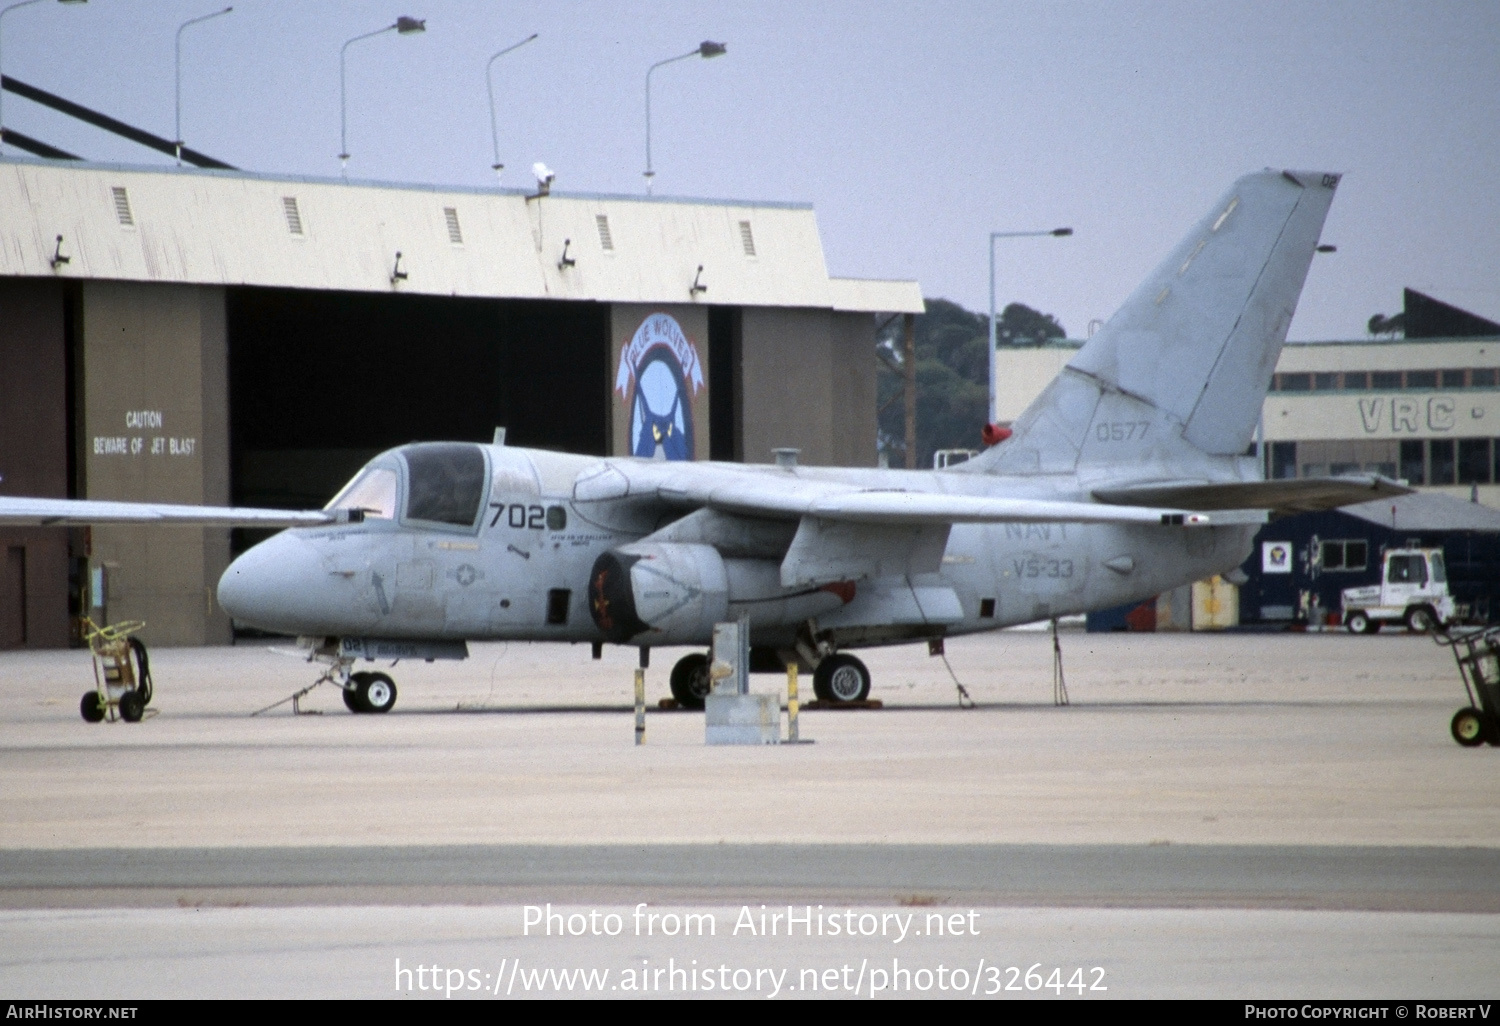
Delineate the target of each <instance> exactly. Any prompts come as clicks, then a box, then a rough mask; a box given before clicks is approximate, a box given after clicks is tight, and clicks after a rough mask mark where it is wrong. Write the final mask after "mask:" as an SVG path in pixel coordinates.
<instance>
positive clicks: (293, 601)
mask: <svg viewBox="0 0 1500 1026" xmlns="http://www.w3.org/2000/svg"><path fill="white" fill-rule="evenodd" d="M327 577H328V573H327V571H326V570H325V569H324V567H323V566H322V563H321V560H320V559H319V554H318V551H317V549H316V548H314V547H313V546H312V545H311V544H310V543H308V542H307V541H306V540H305V539H303V538H300V537H298V536H297V535H296V534H294V533H293V532H291V531H283V532H282V533H281V534H278V535H275V536H274V537H272V538H269V539H267V540H266V541H263V542H261V543H260V544H259V545H256V546H255V547H253V548H251V549H250V550H249V551H247V552H246V553H245V554H244V555H242V556H240V558H238V559H236V560H235V561H234V562H233V563H230V564H229V568H228V569H226V570H225V571H224V576H222V577H220V578H219V605H220V606H221V607H223V609H224V611H225V612H226V613H228V614H229V615H230V616H231V617H233V618H234V619H235V620H236V621H238V622H239V623H242V624H245V625H247V626H251V627H259V628H261V629H262V630H270V631H281V632H285V633H288V634H301V633H309V634H312V633H318V632H319V629H320V626H321V625H320V624H319V623H317V622H315V621H318V620H321V619H322V618H323V617H322V615H321V614H320V613H319V610H318V607H319V606H322V605H323V603H322V602H321V601H320V599H321V598H323V597H324V596H323V595H322V592H323V591H324V590H326V585H325V583H324V582H325V579H326V578H327Z"/></svg>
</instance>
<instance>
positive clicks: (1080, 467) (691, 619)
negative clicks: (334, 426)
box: [0, 170, 1410, 712]
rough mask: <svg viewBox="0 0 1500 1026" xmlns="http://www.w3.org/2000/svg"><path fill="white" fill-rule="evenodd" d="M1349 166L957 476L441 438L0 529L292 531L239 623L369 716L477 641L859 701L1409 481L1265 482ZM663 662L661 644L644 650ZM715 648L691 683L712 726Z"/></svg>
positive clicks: (1129, 328)
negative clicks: (725, 651) (1327, 232)
mask: <svg viewBox="0 0 1500 1026" xmlns="http://www.w3.org/2000/svg"><path fill="white" fill-rule="evenodd" d="M1338 181H1339V176H1338V175H1335V174H1324V173H1308V172H1300V171H1279V170H1267V171H1262V172H1258V173H1255V174H1251V175H1247V176H1245V177H1244V178H1241V179H1240V180H1239V181H1237V182H1235V183H1234V185H1233V187H1232V188H1230V190H1229V191H1228V192H1227V193H1226V194H1225V195H1224V197H1223V198H1222V199H1220V200H1219V201H1218V202H1217V203H1216V204H1215V205H1214V207H1213V208H1212V209H1211V210H1210V211H1209V212H1208V213H1207V214H1206V215H1205V216H1204V218H1203V219H1202V220H1201V221H1200V222H1198V224H1196V225H1195V226H1194V227H1193V228H1192V230H1191V231H1189V232H1188V234H1187V237H1186V238H1185V239H1183V241H1182V242H1181V243H1180V244H1179V245H1178V246H1177V248H1176V249H1175V250H1173V251H1172V253H1171V254H1170V255H1169V256H1168V257H1167V258H1166V259H1165V260H1164V261H1163V262H1162V263H1161V265H1160V266H1159V267H1157V269H1156V270H1155V272H1154V273H1152V275H1151V276H1150V277H1149V278H1147V279H1146V281H1145V283H1144V284H1142V285H1141V286H1140V287H1139V288H1138V289H1136V291H1135V292H1134V293H1133V294H1132V295H1131V296H1130V298H1129V299H1127V300H1126V301H1125V304H1124V305H1123V306H1122V307H1121V308H1120V310H1119V311H1118V312H1117V313H1116V314H1115V315H1114V316H1113V317H1112V318H1111V319H1110V320H1109V322H1108V323H1107V324H1106V325H1104V327H1103V328H1102V329H1100V330H1099V331H1098V332H1097V333H1096V334H1095V335H1094V336H1093V337H1092V338H1091V339H1089V340H1088V342H1087V343H1086V344H1085V345H1084V346H1083V347H1082V348H1081V349H1080V350H1079V351H1078V353H1077V355H1076V356H1074V357H1073V359H1072V360H1071V361H1070V362H1069V363H1068V365H1067V366H1066V367H1065V368H1064V369H1063V370H1062V372H1061V373H1060V374H1059V375H1058V376H1057V378H1056V379H1055V380H1053V381H1052V383H1051V384H1050V385H1048V387H1047V388H1046V389H1045V390H1044V391H1043V392H1042V394H1041V395H1040V396H1039V397H1038V398H1037V399H1036V401H1035V402H1034V403H1032V405H1031V406H1030V407H1029V408H1028V409H1027V410H1026V412H1025V413H1024V414H1022V416H1021V417H1020V419H1019V420H1018V421H1016V423H1015V425H1014V429H1013V434H1012V436H1011V437H1010V438H1009V439H1008V440H1006V441H1004V442H1001V443H1000V444H998V445H995V446H994V447H992V448H990V449H988V450H987V451H985V452H984V453H982V454H981V455H979V456H977V457H975V458H974V459H972V460H970V461H968V462H967V463H962V464H959V465H957V466H954V467H951V468H948V469H944V470H922V471H903V470H885V469H878V470H877V469H848V468H833V467H805V466H798V465H796V463H795V457H793V456H790V454H784V455H783V458H781V459H780V461H779V462H778V464H775V465H746V464H734V463H693V462H663V461H660V460H647V459H639V458H633V457H615V458H603V459H601V458H599V457H596V456H578V455H569V454H565V453H557V452H548V451H542V450H534V449H522V448H516V447H511V446H506V445H504V444H491V445H482V444H475V443H468V442H431V443H418V444H413V445H406V446H402V447H400V448H398V449H393V450H391V451H389V452H386V453H383V454H381V455H380V456H378V457H376V458H375V459H373V460H371V461H370V463H369V464H368V465H366V466H365V467H364V468H363V469H362V470H361V471H360V472H359V474H358V475H357V476H356V477H355V478H354V479H353V480H352V481H351V482H350V483H349V484H348V485H347V486H346V487H345V488H344V489H343V490H342V491H341V492H340V493H339V494H338V495H337V496H336V497H335V498H334V499H333V501H332V502H330V503H329V504H328V506H327V507H326V508H325V509H323V510H318V511H307V512H292V513H289V512H287V511H284V510H250V509H234V508H213V507H189V506H172V505H161V504H149V503H116V502H99V501H88V500H81V501H77V500H56V499H20V498H13V499H0V523H5V524H15V525H23V524H24V525H47V524H97V523H176V524H203V525H220V526H223V525H249V526H285V527H288V528H290V529H289V530H285V531H283V532H281V533H279V534H277V535H275V536H273V537H272V538H270V539H269V540H267V541H264V542H262V543H260V544H259V545H256V546H255V547H253V548H251V549H250V550H248V551H247V552H245V553H244V554H243V555H241V556H240V557H239V558H238V559H236V560H235V561H234V562H233V563H232V564H231V565H230V566H229V568H228V569H227V570H226V571H225V573H224V575H223V577H222V579H221V580H220V581H219V589H218V597H219V603H220V605H222V606H223V608H224V609H225V610H226V611H227V612H228V613H229V614H230V615H231V616H232V617H233V618H234V619H235V621H236V622H238V623H240V624H243V625H248V626H252V627H256V628H260V629H262V630H266V631H273V632H278V633H285V634H294V635H298V636H301V637H303V638H306V639H310V640H309V644H310V647H311V649H312V651H313V653H314V654H315V655H317V656H319V657H321V658H323V659H324V660H325V661H326V662H327V664H328V667H329V679H332V680H334V681H335V682H336V683H338V684H339V685H340V686H341V687H342V688H343V690H344V699H345V703H346V704H347V705H348V707H349V708H350V709H351V710H353V711H355V712H385V711H387V710H389V709H390V708H391V707H392V706H393V705H394V704H395V700H396V688H395V684H394V682H393V681H392V680H391V678H390V677H389V676H388V675H387V674H384V673H362V672H354V671H353V667H354V665H355V662H356V660H357V659H359V658H373V657H377V656H378V657H395V656H405V657H408V658H423V657H426V658H434V657H438V658H441V657H461V656H462V655H463V654H465V653H466V651H467V650H466V642H468V641H471V640H485V641H488V640H527V641H567V642H591V643H593V644H594V646H595V653H596V655H597V653H598V652H599V651H600V646H602V645H604V644H606V643H608V644H617V645H629V646H633V647H638V648H641V649H649V648H651V647H654V646H659V645H677V646H683V645H686V646H703V647H705V648H706V646H708V644H709V643H710V641H711V637H712V632H713V625H714V624H715V623H716V622H720V621H724V620H733V619H737V618H741V617H744V618H748V621H749V624H750V632H751V641H752V645H753V650H752V668H766V669H770V668H777V667H784V666H785V665H786V664H787V663H788V662H791V661H796V662H797V663H798V664H799V665H800V666H801V667H802V668H804V669H806V670H810V671H811V672H812V673H813V680H814V690H815V691H816V692H817V694H818V696H819V697H820V698H823V699H825V700H827V701H831V702H848V701H857V700H860V699H863V698H864V697H865V696H866V695H867V694H868V693H869V690H870V674H869V671H868V669H866V667H865V665H864V663H862V662H861V661H860V660H859V659H858V658H856V657H855V656H854V655H853V654H851V650H854V649H859V648H862V647H868V646H876V645H893V644H903V643H910V642H920V641H927V642H936V641H938V640H939V639H942V638H944V637H952V636H957V635H963V634H970V633H974V632H977V631H987V630H994V629H997V628H1000V627H1005V626H1009V625H1013V624H1020V623H1027V622H1031V621H1036V620H1042V619H1047V618H1051V617H1058V616H1062V615H1066V614H1076V613H1083V612H1087V611H1090V610H1096V609H1103V608H1107V607H1111V606H1117V605H1120V604H1123V603H1127V602H1134V601H1139V600H1142V599H1145V598H1148V597H1150V596H1152V595H1156V594H1159V593H1161V592H1162V591H1165V590H1168V589H1171V588H1174V587H1177V586H1179V585H1182V584H1185V583H1188V582H1192V581H1197V580H1201V579H1203V578H1206V577H1208V576H1210V575H1213V574H1218V573H1226V572H1229V571H1231V570H1232V569H1233V568H1234V567H1236V566H1238V565H1239V564H1240V563H1241V562H1243V561H1244V559H1245V558H1246V557H1247V556H1248V555H1249V553H1250V549H1251V543H1252V539H1253V537H1254V535H1255V533H1256V531H1257V530H1258V527H1259V525H1260V524H1262V523H1264V522H1265V521H1266V519H1267V517H1268V516H1269V515H1271V514H1274V513H1283V512H1296V511H1304V510H1313V509H1327V508H1331V507H1334V506H1340V505H1344V504H1347V503H1353V502H1363V501H1368V500H1370V499H1373V498H1379V497H1382V496H1390V495H1398V494H1402V493H1404V492H1407V491H1409V490H1410V489H1407V488H1405V487H1404V486H1402V485H1401V484H1399V483H1398V482H1395V481H1392V480H1389V479H1387V478H1383V477H1379V476H1375V475H1364V476H1350V477H1337V478H1325V479H1313V480H1308V479H1303V480H1294V481H1265V480H1263V479H1262V478H1263V471H1262V464H1261V461H1260V460H1259V459H1258V458H1257V457H1256V456H1255V446H1254V444H1253V441H1254V435H1255V431H1256V427H1257V422H1258V419H1259V417H1260V413H1261V407H1262V404H1263V402H1264V398H1265V392H1266V389H1267V387H1268V385H1269V383H1270V379H1271V374H1272V372H1273V371H1274V369H1275V367H1276V362H1277V359H1278V357H1279V355H1280V353H1281V348H1282V344H1283V342H1284V341H1285V339H1286V332H1287V327H1288V325H1289V324H1290V323H1291V320H1292V314H1293V312H1294V311H1295V309H1296V305H1297V299H1298V297H1299V296H1300V294H1301V292H1302V286H1303V283H1304V281H1305V280H1306V277H1307V270H1308V266H1309V264H1310V263H1311V261H1312V258H1313V254H1314V252H1315V251H1316V248H1317V246H1318V239H1319V234H1320V232H1321V231H1322V227H1323V222H1324V218H1325V217H1326V215H1327V213H1328V208H1329V204H1330V203H1331V202H1332V199H1333V194H1334V190H1335V189H1336V188H1337V186H1338ZM644 655H645V653H643V657H644ZM708 665H709V664H708V658H707V656H706V655H705V654H703V653H699V652H695V653H693V654H690V655H688V656H686V657H684V658H683V659H681V660H680V661H679V662H678V663H677V665H676V666H675V667H674V668H673V670H672V674H671V687H672V693H673V695H674V696H675V697H676V698H677V699H678V701H679V702H680V703H682V704H684V705H686V706H688V707H693V708H696V707H701V706H702V705H703V701H704V697H705V696H706V694H707V692H708V687H709V678H708Z"/></svg>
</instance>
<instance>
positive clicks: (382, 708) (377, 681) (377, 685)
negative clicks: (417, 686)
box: [344, 673, 396, 713]
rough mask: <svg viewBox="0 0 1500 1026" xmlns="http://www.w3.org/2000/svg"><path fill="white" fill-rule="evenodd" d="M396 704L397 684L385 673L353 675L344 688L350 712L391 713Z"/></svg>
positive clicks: (345, 703)
mask: <svg viewBox="0 0 1500 1026" xmlns="http://www.w3.org/2000/svg"><path fill="white" fill-rule="evenodd" d="M395 704H396V682H395V681H394V680H392V679H391V678H390V676H389V675H388V674H384V673H351V674H350V675H349V685H348V686H347V687H345V688H344V705H345V706H347V707H348V709H349V711H350V712H355V713H383V712H390V711H391V707H392V706H394V705H395Z"/></svg>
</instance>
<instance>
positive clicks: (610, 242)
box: [594, 214, 615, 253]
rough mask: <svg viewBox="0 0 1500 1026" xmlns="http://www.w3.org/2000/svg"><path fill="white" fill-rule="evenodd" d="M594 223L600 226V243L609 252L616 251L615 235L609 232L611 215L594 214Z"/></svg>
mask: <svg viewBox="0 0 1500 1026" xmlns="http://www.w3.org/2000/svg"><path fill="white" fill-rule="evenodd" d="M594 223H595V224H596V225H598V226H599V245H600V246H601V247H603V249H604V251H605V252H607V253H612V252H614V249H615V237H614V236H613V235H611V234H610V232H609V216H608V215H606V214H596V215H594Z"/></svg>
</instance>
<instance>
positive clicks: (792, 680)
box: [785, 662, 812, 745]
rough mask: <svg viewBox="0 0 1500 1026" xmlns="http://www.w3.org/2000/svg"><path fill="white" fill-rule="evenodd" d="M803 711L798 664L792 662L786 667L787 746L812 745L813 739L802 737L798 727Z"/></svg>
mask: <svg viewBox="0 0 1500 1026" xmlns="http://www.w3.org/2000/svg"><path fill="white" fill-rule="evenodd" d="M801 709H802V703H801V701H799V700H798V696H797V664H796V662H790V663H787V666H786V719H787V723H786V742H785V743H786V744H789V745H810V744H812V739H811V738H804V737H802V735H801V732H800V730H799V728H798V725H797V715H798V713H799V712H801Z"/></svg>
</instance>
